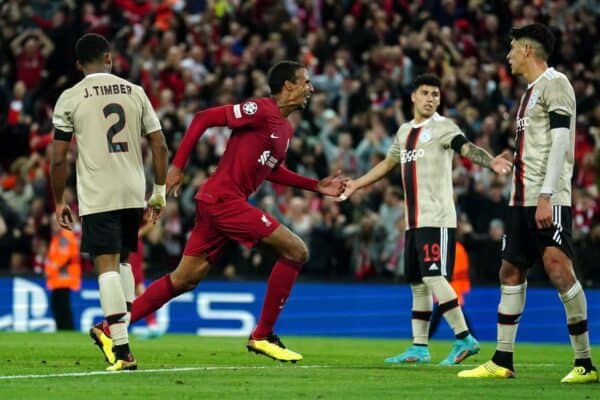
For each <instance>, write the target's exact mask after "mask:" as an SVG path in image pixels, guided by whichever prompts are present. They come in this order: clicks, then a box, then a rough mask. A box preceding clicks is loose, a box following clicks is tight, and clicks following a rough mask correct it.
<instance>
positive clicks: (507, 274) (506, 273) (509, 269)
mask: <svg viewBox="0 0 600 400" xmlns="http://www.w3.org/2000/svg"><path fill="white" fill-rule="evenodd" d="M498 276H499V278H500V283H501V284H503V285H508V286H516V285H520V284H522V283H523V282H525V280H526V279H527V274H526V272H525V271H524V270H521V269H520V268H519V267H517V266H516V265H513V264H510V263H507V262H506V261H504V262H502V266H501V267H500V271H499V273H498Z"/></svg>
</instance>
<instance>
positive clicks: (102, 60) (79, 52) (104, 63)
mask: <svg viewBox="0 0 600 400" xmlns="http://www.w3.org/2000/svg"><path fill="white" fill-rule="evenodd" d="M75 57H76V58H77V67H78V68H79V69H80V70H82V71H84V73H85V72H86V70H88V69H89V67H90V66H95V67H97V68H100V69H104V70H106V72H109V71H110V69H111V68H112V58H111V56H110V45H109V44H108V41H107V40H106V39H105V38H104V36H101V35H98V34H96V33H86V34H85V35H83V36H82V37H81V38H79V40H78V41H77V43H76V44H75Z"/></svg>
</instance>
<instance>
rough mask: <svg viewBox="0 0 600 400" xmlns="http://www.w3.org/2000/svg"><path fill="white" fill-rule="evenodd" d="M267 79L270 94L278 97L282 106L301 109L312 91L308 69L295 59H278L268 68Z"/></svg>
mask: <svg viewBox="0 0 600 400" xmlns="http://www.w3.org/2000/svg"><path fill="white" fill-rule="evenodd" d="M267 80H268V82H269V88H270V89H271V95H272V96H276V97H279V103H280V106H282V107H289V108H292V111H293V110H297V109H303V108H305V107H306V105H307V104H308V101H309V100H310V96H311V95H312V93H313V92H314V90H315V89H314V88H313V85H312V83H310V78H309V77H308V71H307V70H306V67H304V65H302V64H300V63H297V62H295V61H280V62H278V63H277V64H275V65H273V66H272V67H271V69H269V72H268V76H267Z"/></svg>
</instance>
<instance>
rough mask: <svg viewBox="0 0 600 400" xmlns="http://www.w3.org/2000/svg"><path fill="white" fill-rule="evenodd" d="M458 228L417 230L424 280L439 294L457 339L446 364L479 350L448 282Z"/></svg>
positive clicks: (443, 314)
mask: <svg viewBox="0 0 600 400" xmlns="http://www.w3.org/2000/svg"><path fill="white" fill-rule="evenodd" d="M454 234H455V229H449V228H420V229H417V230H416V244H417V251H418V254H419V268H420V270H421V275H422V276H423V283H424V284H425V285H426V286H427V287H428V288H429V290H430V291H431V293H433V295H434V296H435V297H436V298H437V300H438V304H439V305H438V306H439V308H440V313H441V314H442V316H443V317H444V319H445V320H446V322H448V324H449V325H450V327H451V328H452V330H453V331H454V335H455V336H456V341H455V343H454V345H453V347H452V350H451V351H450V354H449V355H448V357H447V358H446V359H444V360H443V361H442V364H443V365H454V364H458V363H460V362H462V361H463V360H464V359H465V358H467V357H469V356H471V355H473V354H477V353H478V352H479V343H477V340H475V338H474V337H473V336H472V335H471V334H470V332H469V328H468V327H467V323H466V322H465V318H464V316H463V313H462V308H461V307H460V304H459V303H458V296H457V295H456V292H455V291H454V288H453V287H452V286H451V285H450V283H449V282H448V279H447V278H446V277H447V276H451V275H452V268H453V266H454V256H455V250H456V241H455V237H454Z"/></svg>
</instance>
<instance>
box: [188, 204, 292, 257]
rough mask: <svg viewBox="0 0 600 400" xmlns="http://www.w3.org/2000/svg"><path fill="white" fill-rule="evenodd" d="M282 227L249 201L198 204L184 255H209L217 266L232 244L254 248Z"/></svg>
mask: <svg viewBox="0 0 600 400" xmlns="http://www.w3.org/2000/svg"><path fill="white" fill-rule="evenodd" d="M279 225H281V224H280V222H279V221H277V220H276V219H275V218H273V217H272V216H271V215H269V214H268V213H266V212H264V211H261V210H259V209H258V208H256V207H254V206H252V205H250V204H249V203H248V201H247V200H246V199H222V200H220V201H217V202H212V201H211V202H207V201H203V200H196V221H195V223H194V228H193V229H192V232H191V235H190V237H189V239H188V241H187V244H186V246H185V250H184V251H183V254H184V255H186V256H194V257H198V256H200V255H202V254H204V253H205V254H207V256H208V261H210V262H211V263H214V262H215V261H216V259H217V257H218V256H219V254H220V253H221V251H222V250H223V247H224V246H225V245H226V244H227V242H229V241H230V240H234V241H236V242H238V243H241V244H243V245H244V246H246V247H254V246H256V244H257V243H258V242H259V241H260V240H261V239H262V238H264V237H267V236H269V235H270V234H271V233H273V231H274V230H275V229H277V227H279Z"/></svg>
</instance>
